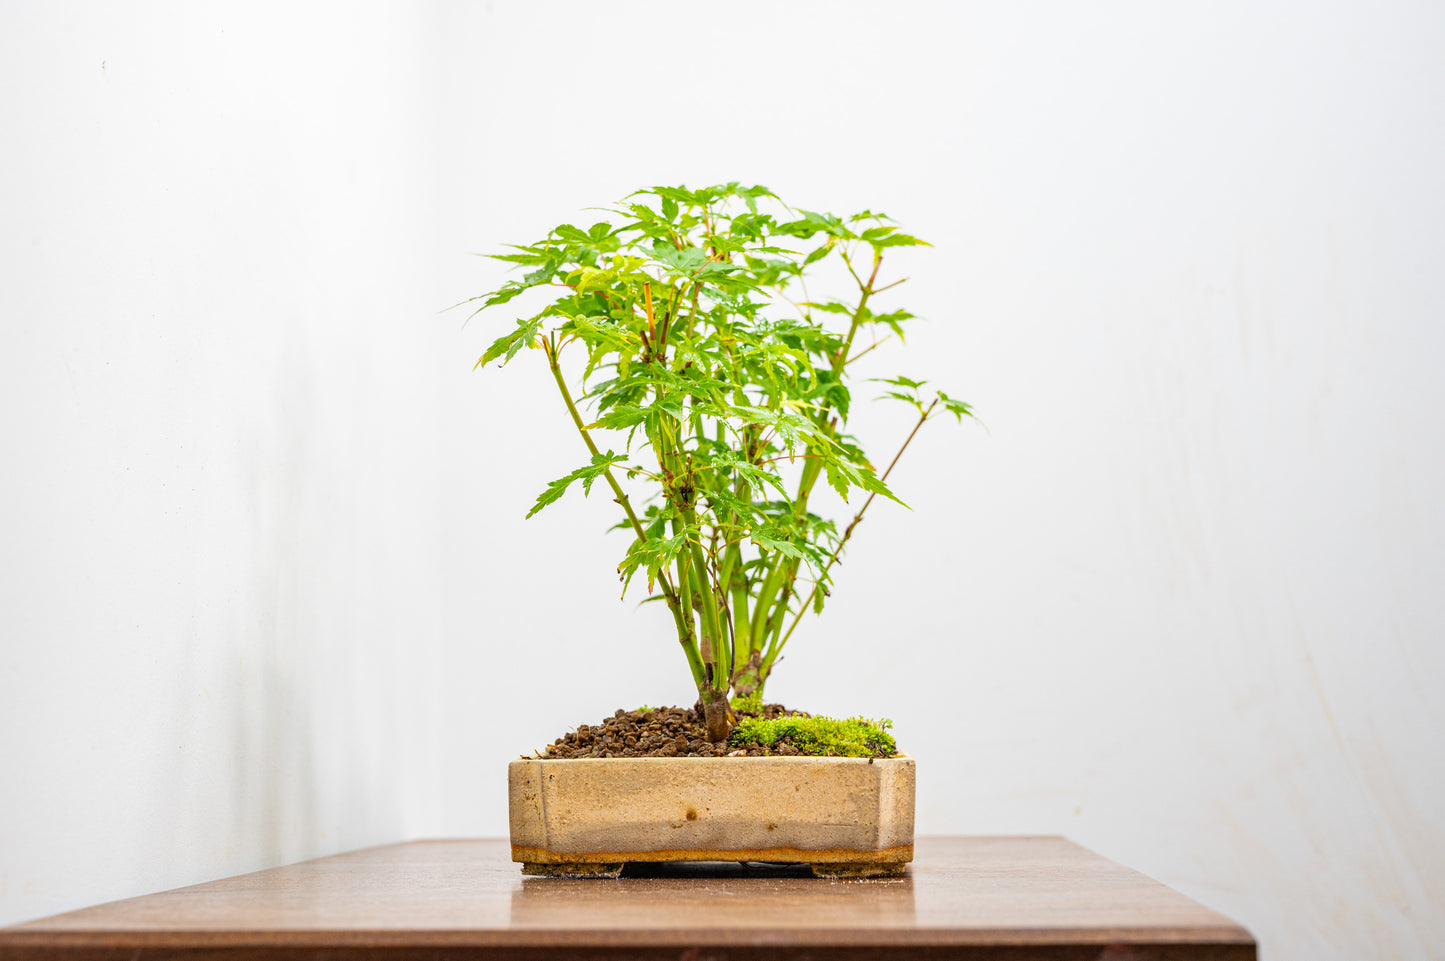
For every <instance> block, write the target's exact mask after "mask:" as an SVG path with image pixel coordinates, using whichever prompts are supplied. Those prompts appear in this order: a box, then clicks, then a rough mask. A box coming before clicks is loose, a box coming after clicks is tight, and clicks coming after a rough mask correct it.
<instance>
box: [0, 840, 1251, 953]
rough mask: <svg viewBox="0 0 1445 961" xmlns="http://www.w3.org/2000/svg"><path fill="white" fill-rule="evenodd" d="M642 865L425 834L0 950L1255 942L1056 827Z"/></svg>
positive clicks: (34, 930) (59, 918)
mask: <svg viewBox="0 0 1445 961" xmlns="http://www.w3.org/2000/svg"><path fill="white" fill-rule="evenodd" d="M637 867H638V868H639V869H640V870H642V871H643V872H644V873H643V874H642V875H641V876H636V877H629V876H627V875H624V876H623V877H622V878H619V879H615V880H605V879H586V880H569V879H562V878H530V877H526V878H524V877H522V875H521V873H520V870H519V866H518V865H517V864H514V863H513V862H512V861H511V860H510V849H509V847H508V845H507V843H506V842H505V841H500V840H457V841H452V840H444V841H413V842H408V843H404V844H392V845H387V846H385V847H377V848H369V849H366V850H361V851H353V852H350V853H347V854H338V855H335V856H333V857H326V858H320V859H318V860H315V861H306V862H303V863H301V864H294V865H290V866H288V867H282V868H275V869H272V870H269V871H258V872H256V873H254V874H244V875H239V876H237V877H233V878H226V879H224V880H220V881H212V882H209V883H207V884H197V885H194V886H192V887H187V888H178V889H176V890H174V891H166V892H163V893H160V894H151V895H146V896H143V897H137V898H130V899H128V900H124V901H115V902H112V903H110V904H102V905H98V906H96V907H91V908H85V909H83V910H80V911H72V912H70V913H68V914H60V915H56V916H54V917H50V918H44V919H41V920H37V921H30V922H27V923H24V924H20V925H16V926H13V927H9V928H4V929H0V954H3V955H5V956H9V957H21V956H24V955H26V954H29V953H33V954H34V956H36V957H40V956H42V955H44V956H46V957H55V956H56V955H57V954H64V953H65V952H66V950H67V949H70V950H73V951H74V952H75V954H76V956H77V957H79V956H81V955H85V956H87V957H91V956H95V957H99V956H104V954H105V952H107V951H109V952H113V953H115V954H121V953H126V956H127V957H131V956H141V955H143V954H144V953H146V950H145V949H151V950H155V951H157V952H161V951H163V950H169V951H174V950H176V949H201V948H251V949H256V948H263V947H270V948H283V947H290V948H299V947H310V948H313V949H316V948H321V947H326V948H328V949H336V948H355V949H357V953H358V956H360V955H361V954H364V953H365V952H366V950H368V949H378V948H381V949H391V954H390V955H389V956H392V957H395V956H397V952H396V950H395V949H403V948H404V949H411V950H412V951H414V952H420V951H421V950H423V949H425V950H427V951H431V952H433V953H434V952H435V950H437V949H449V948H464V949H475V948H479V947H485V948H491V949H494V950H495V949H511V950H522V949H526V950H528V951H531V952H533V953H534V954H535V952H536V951H537V949H557V948H562V947H570V948H572V949H576V948H579V947H588V948H597V949H602V948H613V949H617V948H622V947H630V948H650V949H659V950H660V949H664V948H666V949H669V950H670V951H671V952H672V955H673V956H676V955H677V951H678V949H679V948H687V947H689V946H692V947H697V946H699V945H702V946H711V947H714V948H727V947H729V946H731V947H734V948H742V947H747V946H752V947H754V948H758V947H760V946H768V947H769V948H770V950H776V949H780V948H787V947H789V946H791V947H792V948H795V949H796V948H801V947H806V946H813V947H815V948H816V947H819V946H825V945H832V946H837V947H838V948H840V949H841V948H845V947H849V946H851V947H855V948H856V947H860V946H866V947H868V948H869V950H870V951H871V952H872V953H871V954H869V956H870V957H872V956H878V952H879V951H880V950H882V949H884V948H893V947H896V948H908V947H911V948H924V947H934V948H945V947H949V946H954V947H962V946H979V947H981V946H1000V945H1015V946H1020V945H1032V946H1035V947H1036V948H1038V949H1045V948H1047V947H1049V946H1074V947H1078V946H1084V945H1095V946H1109V945H1113V946H1116V947H1115V948H1114V950H1124V949H1125V947H1126V946H1129V945H1138V946H1143V945H1151V946H1161V945H1163V946H1172V947H1170V948H1169V950H1168V951H1167V952H1166V954H1167V956H1168V957H1171V958H1173V957H1195V956H1198V957H1210V958H1225V957H1229V958H1236V957H1238V958H1252V957H1254V947H1253V945H1254V942H1253V939H1252V938H1251V937H1250V934H1249V932H1247V931H1246V930H1245V929H1244V928H1242V927H1240V926H1239V925H1237V924H1235V923H1234V922H1232V921H1230V920H1229V919H1227V918H1225V917H1223V916H1221V915H1219V914H1216V913H1215V912H1213V911H1211V910H1209V909H1208V908H1205V907H1203V906H1202V905H1200V904H1198V903H1197V902H1195V901H1192V900H1190V899H1189V898H1187V897H1185V896H1184V895H1182V894H1180V893H1178V892H1177V891H1174V890H1173V889H1171V888H1168V887H1166V886H1165V885H1163V884H1160V883H1159V882H1157V881H1154V880H1152V879H1150V878H1147V877H1145V876H1144V875H1142V874H1139V873H1138V872H1136V871H1132V870H1130V869H1129V868H1126V867H1123V866H1121V865H1119V864H1115V863H1114V862H1112V861H1109V860H1107V859H1106V858H1103V857H1100V856H1099V855H1097V854H1094V853H1093V852H1091V851H1088V850H1087V849H1085V848H1083V847H1080V846H1079V845H1077V844H1075V843H1073V842H1072V841H1068V840H1066V839H1064V838H1061V837H963V838H919V839H918V842H917V846H916V860H915V861H914V862H913V864H911V865H910V866H909V869H908V874H907V875H906V876H905V877H902V878H879V879H868V880H821V879H815V878H812V877H811V876H799V874H798V873H797V871H795V870H792V869H788V868H782V867H768V866H757V867H753V868H743V867H741V866H738V865H730V866H729V865H711V866H683V865H656V866H637ZM632 869H633V867H631V866H630V867H629V871H631V870H632ZM403 953H405V952H403ZM544 953H545V952H544ZM599 956H600V955H599ZM739 956H741V955H739ZM830 956H842V954H841V953H839V952H833V953H832V954H830ZM1031 956H1040V957H1042V956H1045V954H1043V953H1039V954H1037V955H1031ZM1105 956H1110V955H1108V952H1107V951H1106V952H1105ZM1122 956H1127V957H1134V956H1135V955H1134V954H1130V953H1128V952H1127V951H1126V953H1125V954H1124V955H1122ZM1161 956H1162V955H1161ZM1010 957H1012V955H1010Z"/></svg>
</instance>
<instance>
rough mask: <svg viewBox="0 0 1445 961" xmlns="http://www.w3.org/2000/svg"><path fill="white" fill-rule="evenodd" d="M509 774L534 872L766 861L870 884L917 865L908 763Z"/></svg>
mask: <svg viewBox="0 0 1445 961" xmlns="http://www.w3.org/2000/svg"><path fill="white" fill-rule="evenodd" d="M507 776H508V782H509V787H510V791H511V830H512V860H513V861H520V862H521V863H522V870H523V873H526V874H555V875H566V876H583V875H603V876H614V877H615V876H616V875H617V874H618V873H619V872H620V871H621V870H622V865H623V864H625V863H626V862H628V861H768V862H785V863H796V864H810V865H812V867H813V872H814V873H815V874H818V875H820V876H824V877H841V876H850V877H866V876H872V875H889V874H902V873H903V868H904V865H905V864H906V863H907V862H909V861H912V860H913V796H914V765H913V759H912V758H910V757H906V756H903V757H894V758H886V759H882V760H869V759H867V758H840V757H736V758H731V757H721V758H687V757H679V758H673V757H656V758H654V757H640V758H579V759H575V760H549V759H546V758H527V759H523V760H517V761H513V762H512V763H511V764H510V765H509V767H508V770H507Z"/></svg>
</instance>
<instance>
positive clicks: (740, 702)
mask: <svg viewBox="0 0 1445 961" xmlns="http://www.w3.org/2000/svg"><path fill="white" fill-rule="evenodd" d="M732 706H733V710H734V711H737V712H739V713H744V714H761V713H763V693H762V691H754V692H753V693H751V694H749V695H747V696H746V697H735V698H733V700H732Z"/></svg>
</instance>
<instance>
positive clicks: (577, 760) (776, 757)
mask: <svg viewBox="0 0 1445 961" xmlns="http://www.w3.org/2000/svg"><path fill="white" fill-rule="evenodd" d="M913 759H914V758H913V755H911V754H895V755H893V756H892V757H828V756H826V755H821V754H769V755H764V756H763V757H726V756H724V757H518V758H513V759H512V760H511V762H510V763H512V764H520V763H522V762H531V761H545V762H546V763H548V764H595V763H596V762H598V761H610V762H612V763H614V764H615V763H618V762H628V763H631V762H636V761H695V762H699V763H712V762H714V761H728V762H737V761H785V762H798V761H815V762H816V761H824V762H827V763H832V764H883V763H886V762H888V761H912V760H913Z"/></svg>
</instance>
